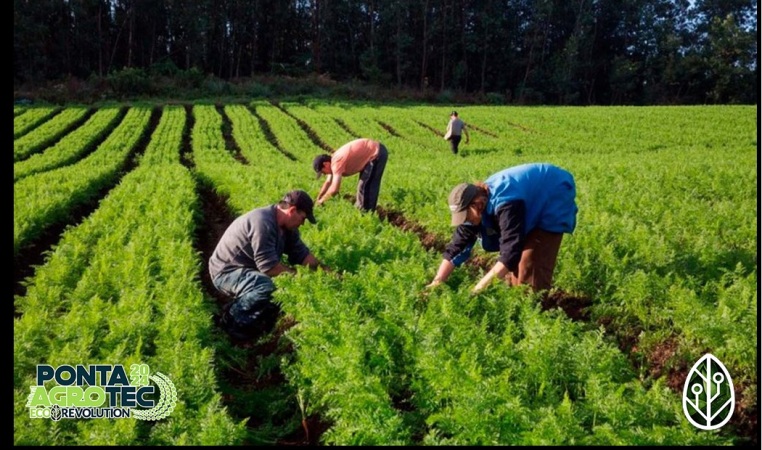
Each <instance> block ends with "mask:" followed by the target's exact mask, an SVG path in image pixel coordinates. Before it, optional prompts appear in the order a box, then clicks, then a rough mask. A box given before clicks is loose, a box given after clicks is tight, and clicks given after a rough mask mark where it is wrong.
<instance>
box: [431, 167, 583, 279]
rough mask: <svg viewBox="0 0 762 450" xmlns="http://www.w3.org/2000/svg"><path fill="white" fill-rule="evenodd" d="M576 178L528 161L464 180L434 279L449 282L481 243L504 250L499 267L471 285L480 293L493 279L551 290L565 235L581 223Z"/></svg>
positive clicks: (453, 196) (453, 198)
mask: <svg viewBox="0 0 762 450" xmlns="http://www.w3.org/2000/svg"><path fill="white" fill-rule="evenodd" d="M575 196H576V187H575V184H574V177H573V176H572V175H571V174H570V173H569V172H567V171H566V170H564V169H561V168H559V167H556V166H554V165H551V164H523V165H520V166H515V167H511V168H508V169H505V170H502V171H500V172H498V173H496V174H494V175H492V176H490V177H489V178H487V180H486V181H484V182H483V183H482V182H478V183H474V184H469V183H461V184H459V185H457V186H455V188H454V189H453V190H452V191H451V192H450V196H449V198H448V203H449V207H450V213H451V219H452V222H451V225H452V226H454V227H457V228H456V229H455V231H454V233H453V236H452V239H451V240H450V242H449V243H448V245H447V247H446V248H445V251H444V253H443V259H442V262H441V264H440V265H439V269H438V270H437V274H436V276H435V277H434V279H433V280H432V281H431V283H429V284H428V285H427V286H426V287H427V288H432V287H435V286H438V285H439V284H441V283H443V282H445V281H446V280H447V278H448V277H449V276H450V274H451V273H452V271H453V270H454V269H455V267H457V266H460V265H461V264H463V262H465V261H466V260H467V259H468V258H469V256H470V255H471V249H472V248H473V246H474V244H475V243H476V241H477V238H478V237H481V240H482V247H483V248H484V250H486V251H489V252H496V251H499V252H500V256H499V257H498V260H497V262H496V263H495V265H494V267H493V268H492V269H491V270H490V271H489V272H488V273H487V274H485V275H484V276H483V278H482V279H481V280H480V281H479V282H478V283H477V284H476V286H475V287H474V288H473V289H472V293H477V292H479V291H481V290H482V289H484V288H485V287H486V286H487V285H488V284H489V283H490V282H491V281H492V279H493V278H495V277H497V278H500V279H504V280H505V281H506V282H508V283H509V284H511V285H519V284H527V285H530V286H531V287H532V288H533V289H534V290H535V291H539V290H544V289H550V287H551V282H552V277H553V270H554V268H555V265H556V258H557V256H558V250H559V248H560V246H561V238H562V237H563V234H564V233H572V232H573V231H574V228H575V226H576V218H577V204H576V203H575V200H574V198H575Z"/></svg>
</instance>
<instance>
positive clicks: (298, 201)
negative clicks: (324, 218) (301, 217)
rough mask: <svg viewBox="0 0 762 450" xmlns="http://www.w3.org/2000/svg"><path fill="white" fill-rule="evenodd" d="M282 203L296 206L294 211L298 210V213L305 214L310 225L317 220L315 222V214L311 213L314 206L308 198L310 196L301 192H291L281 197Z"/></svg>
mask: <svg viewBox="0 0 762 450" xmlns="http://www.w3.org/2000/svg"><path fill="white" fill-rule="evenodd" d="M283 201H284V202H286V203H288V204H289V205H294V206H296V209H298V210H299V211H303V212H305V213H307V220H309V221H310V223H316V222H317V220H315V214H314V212H313V208H314V206H315V204H314V203H313V202H312V198H311V197H310V194H308V193H306V192H304V191H302V190H295V191H291V192H289V193H287V194H286V195H285V196H284V197H283Z"/></svg>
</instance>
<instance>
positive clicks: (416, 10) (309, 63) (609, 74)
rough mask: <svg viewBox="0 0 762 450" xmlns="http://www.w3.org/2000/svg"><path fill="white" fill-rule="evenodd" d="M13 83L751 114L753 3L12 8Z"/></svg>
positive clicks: (171, 0)
mask: <svg viewBox="0 0 762 450" xmlns="http://www.w3.org/2000/svg"><path fill="white" fill-rule="evenodd" d="M13 53H14V54H13V56H14V68H13V72H14V84H24V83H32V84H33V83H41V82H47V81H51V80H61V79H66V78H71V77H76V78H79V79H88V78H92V77H101V78H102V77H105V76H107V75H109V74H112V73H115V72H118V71H122V70H125V69H131V68H136V69H145V70H151V71H153V72H159V73H166V74H172V73H176V72H177V71H188V70H191V69H192V70H197V71H200V73H203V74H204V75H205V76H214V77H217V78H219V79H223V80H236V79H242V78H246V77H253V76H255V75H262V74H269V75H290V76H300V75H306V74H322V75H323V76H325V77H328V78H330V79H333V80H337V81H346V80H363V81H365V82H368V83H371V84H374V85H379V86H386V87H390V88H403V87H404V88H408V89H409V88H412V89H420V90H433V91H437V92H478V93H482V94H486V95H488V96H493V97H496V98H499V99H501V100H504V101H505V102H512V103H525V104H539V103H542V104H561V105H575V104H583V105H584V104H696V103H756V102H757V101H758V97H759V84H760V80H759V69H758V61H757V2H756V1H753V0H396V1H390V0H14V45H13Z"/></svg>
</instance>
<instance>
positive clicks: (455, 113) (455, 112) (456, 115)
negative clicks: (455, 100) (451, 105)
mask: <svg viewBox="0 0 762 450" xmlns="http://www.w3.org/2000/svg"><path fill="white" fill-rule="evenodd" d="M450 115H451V116H455V117H458V111H453V112H451V113H450Z"/></svg>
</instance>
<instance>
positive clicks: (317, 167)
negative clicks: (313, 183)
mask: <svg viewBox="0 0 762 450" xmlns="http://www.w3.org/2000/svg"><path fill="white" fill-rule="evenodd" d="M324 162H331V155H317V156H316V157H315V159H313V160H312V169H313V170H314V171H315V172H316V173H317V178H320V175H323V163H324Z"/></svg>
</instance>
